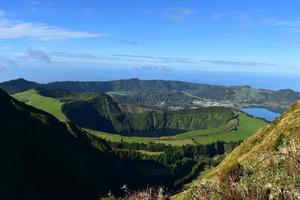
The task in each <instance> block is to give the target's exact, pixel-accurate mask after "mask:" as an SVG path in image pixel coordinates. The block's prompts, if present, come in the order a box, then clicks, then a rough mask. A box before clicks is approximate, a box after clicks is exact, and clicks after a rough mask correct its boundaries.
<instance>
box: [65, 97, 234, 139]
mask: <svg viewBox="0 0 300 200" xmlns="http://www.w3.org/2000/svg"><path fill="white" fill-rule="evenodd" d="M77 99H79V100H74V101H71V102H68V103H65V104H64V105H63V107H62V110H63V112H64V113H65V115H66V116H67V117H68V119H70V120H71V121H73V122H74V123H76V124H78V125H80V126H82V127H84V128H89V129H94V130H99V131H106V132H110V133H121V134H124V135H140V136H160V135H174V134H177V133H180V132H184V131H188V130H202V129H208V128H217V127H220V126H223V125H225V124H227V123H228V122H229V121H230V120H232V119H233V118H234V117H235V114H234V113H233V112H232V110H231V109H229V108H223V107H210V108H198V109H186V110H157V109H143V108H139V109H138V108H135V109H133V108H132V107H131V109H130V111H131V112H128V111H129V110H128V108H129V107H130V106H124V105H120V104H118V103H116V102H114V101H113V99H112V98H111V97H109V96H107V95H104V94H84V95H80V96H79V97H78V98H77ZM132 111H136V112H132Z"/></svg>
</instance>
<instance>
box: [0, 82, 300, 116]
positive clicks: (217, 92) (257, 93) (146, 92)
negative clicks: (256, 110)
mask: <svg viewBox="0 0 300 200" xmlns="http://www.w3.org/2000/svg"><path fill="white" fill-rule="evenodd" d="M0 87H2V88H3V89H4V90H6V91H7V92H9V93H14V92H16V91H23V90H25V89H31V88H36V87H43V88H60V89H64V90H68V91H71V92H80V93H84V92H96V93H108V94H109V95H111V96H113V98H114V99H115V100H117V101H120V102H125V103H130V104H135V105H139V106H148V107H170V106H181V107H185V106H188V107H191V106H201V105H202V106H203V105H204V106H206V105H210V104H218V105H225V106H230V107H235V108H242V107H264V108H267V109H270V110H272V111H276V112H283V111H284V109H285V108H287V107H288V106H289V105H291V104H292V103H294V102H295V101H297V100H299V99H300V93H299V92H295V91H293V90H290V89H285V90H278V91H273V90H265V89H254V88H251V87H250V86H247V85H245V86H229V87H226V86H219V85H208V84H198V83H190V82H182V81H164V80H139V79H128V80H115V81H83V82H82V81H61V82H51V83H48V84H45V85H38V84H36V83H32V82H27V81H24V80H23V79H18V80H13V81H9V82H5V83H2V84H0Z"/></svg>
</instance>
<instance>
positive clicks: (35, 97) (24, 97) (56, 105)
mask: <svg viewBox="0 0 300 200" xmlns="http://www.w3.org/2000/svg"><path fill="white" fill-rule="evenodd" d="M13 97H14V98H16V99H18V100H19V101H22V102H24V103H26V104H28V105H31V106H33V107H36V108H38V109H41V110H43V111H46V112H48V113H50V114H52V115H54V116H55V117H56V118H58V119H59V120H61V121H65V120H66V119H67V118H66V116H65V115H64V114H63V113H62V111H61V107H62V105H63V103H62V102H61V101H60V100H58V99H54V98H49V97H45V96H42V95H40V94H38V92H37V91H36V90H28V91H25V92H20V93H17V94H14V95H13Z"/></svg>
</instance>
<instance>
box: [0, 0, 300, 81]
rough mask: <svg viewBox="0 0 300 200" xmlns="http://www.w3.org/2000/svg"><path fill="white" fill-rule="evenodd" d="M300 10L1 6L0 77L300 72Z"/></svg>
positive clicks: (256, 5)
mask: <svg viewBox="0 0 300 200" xmlns="http://www.w3.org/2000/svg"><path fill="white" fill-rule="evenodd" d="M299 6H300V2H299V1H298V0H289V1H286V0H276V1H274V0H251V1H243V0H215V1H212V0H172V1H171V0H168V1H167V0H166V1H162V0H151V1H146V0H118V1H117V0H105V1H104V0H94V1H92V0H84V1H80V0H77V1H76V3H74V1H71V0H64V1H61V0H49V1H42V0H32V1H31V0H23V1H22V0H13V1H4V0H2V1H1V4H0V80H8V79H11V78H17V77H25V78H29V79H35V80H39V81H51V80H56V79H64V80H65V79H68V80H74V79H84V80H92V79H97V78H99V79H100V78H101V79H105V78H106V79H109V78H129V77H134V76H142V77H143V78H155V77H157V76H158V77H159V78H165V79H168V78H170V77H169V76H171V74H173V75H174V74H177V75H176V76H175V75H174V76H171V77H172V78H173V79H174V78H176V77H178V78H179V79H180V75H178V74H180V73H181V72H189V73H194V72H195V73H196V72H207V71H209V72H218V73H220V72H235V73H236V72H241V73H261V74H300V56H299V55H298V54H299V52H300V13H299ZM89 71H90V72H91V74H90V75H89ZM104 72H105V73H107V74H103V73H104ZM121 73H122V74H121ZM95 74H101V76H98V77H97V76H95ZM141 74H142V75H141ZM81 75H82V76H81Z"/></svg>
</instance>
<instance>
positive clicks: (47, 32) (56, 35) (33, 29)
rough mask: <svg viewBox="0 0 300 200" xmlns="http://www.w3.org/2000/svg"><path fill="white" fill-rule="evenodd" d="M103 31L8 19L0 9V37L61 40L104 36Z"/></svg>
mask: <svg viewBox="0 0 300 200" xmlns="http://www.w3.org/2000/svg"><path fill="white" fill-rule="evenodd" d="M106 35H107V34H104V33H91V32H82V31H72V30H68V29H65V28H62V27H57V26H50V25H47V24H42V23H30V22H19V21H15V20H11V19H8V18H7V17H6V13H5V11H3V10H0V39H2V40H4V39H20V38H28V39H35V40H61V39H76V38H93V37H101V36H106Z"/></svg>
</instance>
